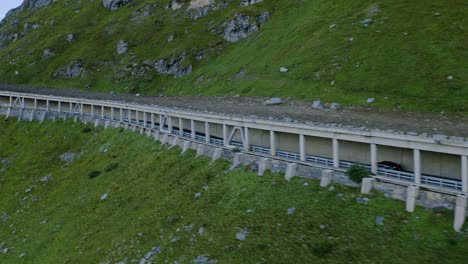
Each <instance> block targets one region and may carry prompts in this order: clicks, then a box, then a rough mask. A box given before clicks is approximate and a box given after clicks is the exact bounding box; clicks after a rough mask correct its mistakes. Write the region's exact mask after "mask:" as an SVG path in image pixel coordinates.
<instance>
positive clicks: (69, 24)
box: [0, 0, 468, 114]
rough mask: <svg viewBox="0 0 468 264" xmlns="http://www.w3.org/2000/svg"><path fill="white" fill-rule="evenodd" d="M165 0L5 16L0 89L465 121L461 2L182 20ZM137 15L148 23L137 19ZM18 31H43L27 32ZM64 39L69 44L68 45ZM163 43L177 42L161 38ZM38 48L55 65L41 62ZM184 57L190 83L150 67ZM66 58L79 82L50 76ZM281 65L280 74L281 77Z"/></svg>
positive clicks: (245, 10)
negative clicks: (286, 100)
mask: <svg viewBox="0 0 468 264" xmlns="http://www.w3.org/2000/svg"><path fill="white" fill-rule="evenodd" d="M171 2H172V1H168V0H159V1H158V0H144V1H132V4H129V5H127V6H125V7H123V8H120V9H119V10H116V11H110V10H107V9H105V8H104V7H103V6H102V1H92V2H90V1H78V0H59V1H56V2H55V3H54V4H52V5H51V6H48V7H44V8H42V9H37V10H34V11H25V12H23V13H21V14H20V15H19V24H17V25H16V26H11V22H12V20H13V19H14V18H13V17H12V18H11V19H9V20H7V21H5V22H4V23H3V26H1V27H0V32H2V33H7V34H13V33H15V32H16V33H22V32H24V33H25V37H24V38H20V39H19V40H17V41H16V42H15V43H13V44H11V45H10V46H8V47H7V48H5V49H3V50H0V60H1V61H3V62H5V63H2V64H1V65H0V80H1V81H3V82H9V83H20V84H36V85H47V86H54V87H76V88H82V89H86V88H85V87H90V89H93V90H99V91H114V92H130V93H142V94H160V93H165V94H170V95H200V94H201V95H238V94H239V95H246V96H281V97H293V98H300V99H306V100H315V99H318V98H320V99H322V100H324V101H327V102H338V103H342V104H347V105H365V104H366V100H367V98H375V99H376V100H375V103H374V105H376V106H379V107H386V108H402V109H409V110H419V111H434V112H440V111H446V112H460V113H464V114H466V113H467V112H468V104H467V99H466V98H468V89H467V87H468V81H467V71H466V61H467V60H468V56H467V49H466V47H465V46H466V42H467V34H466V32H465V31H466V28H467V27H468V25H467V22H466V17H467V16H466V3H465V1H462V0H450V1H436V2H427V1H424V0H415V1H403V0H397V1H390V0H384V1H378V2H376V1H370V0H359V1H345V2H343V1H329V0H328V1H325V0H317V1H302V0H292V1H279V0H265V1H263V2H261V3H258V4H254V5H250V6H248V7H242V6H241V5H240V2H241V0H233V1H226V2H228V6H227V7H226V8H221V9H219V10H212V11H211V12H210V13H208V15H206V16H204V17H201V18H198V19H195V20H194V19H192V18H190V17H189V15H187V11H186V10H187V7H188V6H189V2H190V1H178V2H180V3H183V7H182V8H180V9H177V10H173V9H171V8H167V9H165V8H164V7H166V6H168V7H170V3H171ZM217 2H220V1H216V3H217ZM146 11H150V15H149V16H146V17H143V18H141V15H142V14H143V13H144V12H146ZM263 12H269V13H270V18H269V20H268V22H267V23H266V24H265V25H263V26H262V27H261V28H260V31H259V33H258V34H256V35H252V36H250V37H249V38H247V39H244V40H242V41H240V42H238V43H228V42H227V41H225V40H224V39H223V38H222V36H221V35H218V34H214V33H212V32H210V31H213V32H216V31H217V30H219V27H221V25H222V24H223V23H224V22H226V21H231V20H232V19H234V18H235V14H236V13H242V14H244V15H247V16H251V17H255V16H257V15H259V14H261V13H263ZM138 17H140V18H138ZM135 18H137V19H136V20H135ZM366 19H371V20H372V22H371V23H368V22H366V23H365V22H363V21H366ZM367 21H369V20H367ZM25 23H31V24H34V23H39V24H40V28H39V29H36V30H31V29H28V30H24V24H25ZM71 33H74V34H76V36H77V39H76V40H75V41H72V42H68V41H66V38H67V35H68V34H71ZM170 36H175V38H174V41H172V42H168V41H167V40H168V39H169V38H170ZM119 40H125V41H127V42H128V45H129V53H128V54H126V55H118V54H117V53H116V44H117V42H118V41H119ZM45 49H51V50H52V51H53V52H54V53H55V56H53V57H47V58H44V57H43V51H44V50H45ZM181 54H186V55H185V59H184V60H183V62H182V65H181V67H187V66H188V65H193V72H192V73H191V74H189V75H187V76H184V77H182V78H174V77H173V76H170V75H169V76H168V75H160V74H158V73H157V72H156V71H155V70H154V69H152V67H153V66H152V63H154V61H157V60H158V59H165V60H170V59H173V58H177V56H180V55H181ZM200 54H201V55H203V56H202V57H203V58H202V59H201V60H197V59H196V57H197V55H200ZM75 60H79V61H80V62H81V63H82V64H83V66H84V68H85V70H86V72H85V74H84V75H83V76H81V77H78V78H72V79H68V78H65V77H53V75H54V73H55V72H56V71H57V70H58V69H60V68H61V67H65V66H66V65H68V64H69V63H70V62H71V61H75ZM148 61H150V62H151V63H149V64H146V62H148ZM280 67H287V68H288V69H289V72H288V73H280V72H279V69H280ZM16 72H18V74H16Z"/></svg>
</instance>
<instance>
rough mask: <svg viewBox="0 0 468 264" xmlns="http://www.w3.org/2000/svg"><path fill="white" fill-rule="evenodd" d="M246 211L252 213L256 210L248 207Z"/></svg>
mask: <svg viewBox="0 0 468 264" xmlns="http://www.w3.org/2000/svg"><path fill="white" fill-rule="evenodd" d="M245 212H246V213H248V214H251V213H253V212H254V210H253V209H247V210H246V211H245Z"/></svg>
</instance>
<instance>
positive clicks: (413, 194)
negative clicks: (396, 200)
mask: <svg viewBox="0 0 468 264" xmlns="http://www.w3.org/2000/svg"><path fill="white" fill-rule="evenodd" d="M418 194H419V187H418V186H416V185H411V186H408V189H407V190H406V211H407V212H410V213H412V212H414V207H415V206H416V198H417V197H418Z"/></svg>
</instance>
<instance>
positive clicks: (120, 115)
mask: <svg viewBox="0 0 468 264" xmlns="http://www.w3.org/2000/svg"><path fill="white" fill-rule="evenodd" d="M119 117H120V122H123V109H122V108H120V109H119Z"/></svg>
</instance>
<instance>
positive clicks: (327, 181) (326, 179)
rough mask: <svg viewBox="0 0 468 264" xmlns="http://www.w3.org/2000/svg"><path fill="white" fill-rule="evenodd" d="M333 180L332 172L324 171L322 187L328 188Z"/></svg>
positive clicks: (321, 179) (321, 178)
mask: <svg viewBox="0 0 468 264" xmlns="http://www.w3.org/2000/svg"><path fill="white" fill-rule="evenodd" d="M332 178H333V171H332V170H323V171H322V176H321V177H320V187H327V186H328V185H329V184H330V182H331V180H332Z"/></svg>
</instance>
